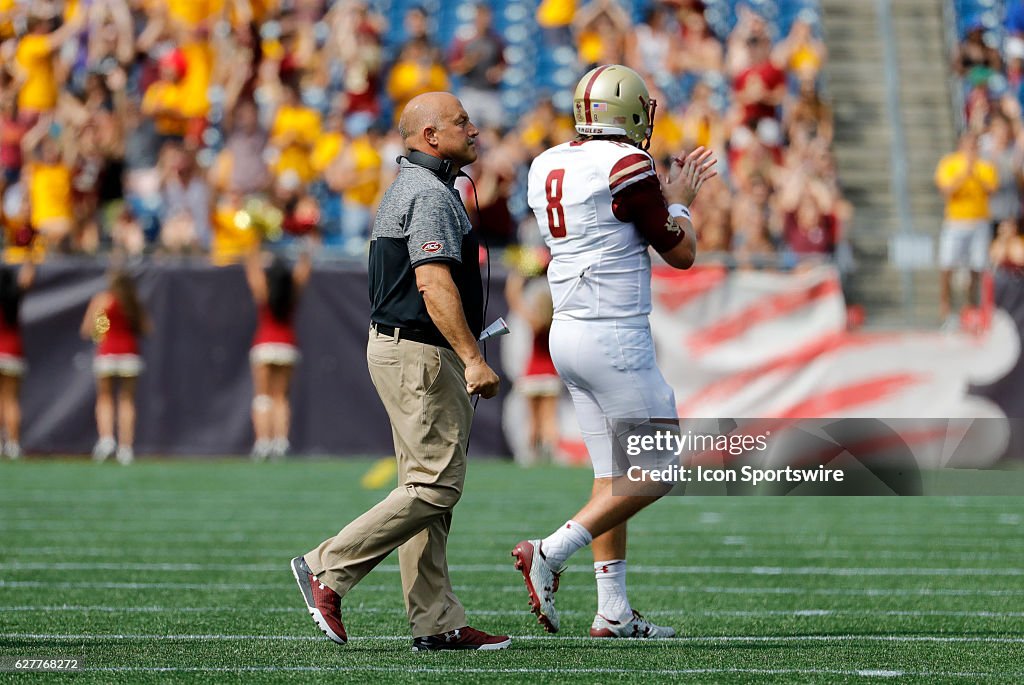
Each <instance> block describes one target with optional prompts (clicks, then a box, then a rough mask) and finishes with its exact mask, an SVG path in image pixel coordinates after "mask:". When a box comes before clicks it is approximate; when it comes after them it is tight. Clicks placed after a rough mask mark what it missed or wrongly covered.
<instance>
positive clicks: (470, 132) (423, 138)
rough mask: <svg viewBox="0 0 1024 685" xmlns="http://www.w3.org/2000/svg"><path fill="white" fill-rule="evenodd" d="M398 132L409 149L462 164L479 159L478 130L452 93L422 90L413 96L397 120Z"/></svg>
mask: <svg viewBox="0 0 1024 685" xmlns="http://www.w3.org/2000/svg"><path fill="white" fill-rule="evenodd" d="M398 134H399V135H400V136H402V140H403V141H405V147H406V149H408V150H419V151H420V152H424V153H426V154H428V155H431V156H434V157H440V158H442V159H449V160H451V161H452V162H454V163H456V164H457V165H459V166H461V165H464V164H471V163H472V162H473V161H474V160H476V150H475V149H474V147H473V144H474V140H475V138H476V136H477V135H478V134H479V131H477V129H476V127H475V126H473V124H472V123H471V122H470V121H469V115H468V114H466V110H465V109H463V107H462V103H461V102H459V99H458V98H457V97H455V96H454V95H452V94H451V93H443V92H433V93H423V94H422V95H417V96H416V97H414V98H413V99H412V100H410V101H409V103H408V104H407V105H406V106H405V109H403V110H402V116H401V118H400V119H399V120H398Z"/></svg>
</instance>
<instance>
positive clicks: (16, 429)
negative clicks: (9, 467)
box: [0, 262, 35, 459]
mask: <svg viewBox="0 0 1024 685" xmlns="http://www.w3.org/2000/svg"><path fill="white" fill-rule="evenodd" d="M34 278H35V265H34V264H33V263H32V262H25V264H24V265H23V266H22V267H21V270H20V271H19V272H18V275H17V277H15V275H14V272H13V270H11V269H3V270H0V419H2V421H0V423H2V426H3V430H4V433H5V435H4V442H3V455H4V456H5V457H7V458H8V459H18V458H20V457H21V444H20V442H19V436H20V434H21V403H20V402H19V399H18V395H19V391H20V389H21V377H22V375H24V373H25V356H24V353H23V352H22V346H21V325H20V322H19V314H20V312H21V300H22V298H23V297H24V295H25V291H26V290H28V289H29V288H30V287H31V286H32V281H33V279H34Z"/></svg>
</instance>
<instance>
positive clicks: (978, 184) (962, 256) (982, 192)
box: [935, 132, 999, 320]
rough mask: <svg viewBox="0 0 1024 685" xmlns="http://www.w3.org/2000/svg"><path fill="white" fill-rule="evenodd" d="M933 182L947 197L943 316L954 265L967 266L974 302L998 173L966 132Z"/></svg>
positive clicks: (973, 136) (941, 256)
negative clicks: (981, 155)
mask: <svg viewBox="0 0 1024 685" xmlns="http://www.w3.org/2000/svg"><path fill="white" fill-rule="evenodd" d="M935 185H937V186H938V188H939V190H940V191H941V192H942V194H943V196H945V198H946V219H945V221H944V223H943V225H942V233H941V235H940V237H939V267H940V268H941V269H942V281H941V284H942V289H941V292H940V310H941V314H942V318H943V320H946V319H948V317H949V315H950V312H951V311H952V302H951V294H950V287H951V282H952V274H953V269H955V268H966V269H969V270H970V272H971V283H970V290H969V292H968V294H967V297H968V300H969V301H970V302H975V303H976V302H977V292H978V283H979V278H980V274H981V272H982V271H984V270H985V268H986V267H987V266H988V249H989V244H990V243H991V242H992V234H991V233H992V231H991V227H990V223H989V220H990V217H991V213H990V211H989V204H988V200H989V196H990V195H991V194H992V193H994V192H995V191H996V189H997V188H998V187H999V175H998V173H997V172H996V168H995V167H994V166H992V164H990V163H989V162H986V161H985V160H983V159H980V158H979V157H978V136H977V134H975V133H973V132H968V133H965V134H964V135H963V136H962V137H961V138H960V145H959V147H958V149H957V151H956V152H954V153H952V154H949V155H946V156H945V157H943V158H942V160H941V161H940V162H939V166H938V168H937V169H936V170H935Z"/></svg>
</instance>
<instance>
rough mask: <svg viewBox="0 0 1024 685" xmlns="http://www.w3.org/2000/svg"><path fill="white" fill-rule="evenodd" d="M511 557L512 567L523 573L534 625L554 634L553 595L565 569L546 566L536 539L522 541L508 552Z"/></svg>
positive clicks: (555, 619)
mask: <svg viewBox="0 0 1024 685" xmlns="http://www.w3.org/2000/svg"><path fill="white" fill-rule="evenodd" d="M512 556H514V557H515V558H516V563H515V566H516V568H517V569H519V570H520V571H522V572H523V580H524V581H526V590H527V592H529V594H530V610H531V611H532V612H533V613H534V614H536V615H537V622H538V623H540V624H541V625H542V626H544V630H546V631H548V632H549V633H557V632H558V611H556V610H555V593H556V592H558V577H559V576H560V575H561V574H562V571H564V570H565V567H562V568H560V569H558V570H557V571H555V570H553V569H552V568H551V567H550V566H548V562H547V561H546V560H545V559H544V555H543V554H541V551H540V540H523V541H522V542H520V543H519V544H518V545H516V546H515V548H514V549H513V550H512Z"/></svg>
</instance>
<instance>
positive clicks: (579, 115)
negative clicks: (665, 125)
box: [573, 64, 657, 150]
mask: <svg viewBox="0 0 1024 685" xmlns="http://www.w3.org/2000/svg"><path fill="white" fill-rule="evenodd" d="M656 109H657V102H655V101H654V100H653V99H652V98H651V96H650V93H649V92H648V90H647V85H646V84H644V80H643V79H642V78H640V75H639V74H637V73H636V72H635V71H633V70H632V69H630V68H629V67H624V66H622V65H621V64H610V65H604V66H600V67H597V68H595V69H593V70H591V71H590V72H588V73H587V75H586V76H584V77H583V78H582V79H580V82H579V84H578V85H577V86H576V92H575V94H574V96H573V116H574V118H575V119H576V132H577V133H579V134H580V135H584V136H623V137H625V138H628V139H629V140H630V141H632V142H633V143H634V144H635V145H637V146H638V147H640V148H641V149H643V150H646V149H647V148H648V147H650V145H651V133H652V132H653V131H654V112H655V110H656Z"/></svg>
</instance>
